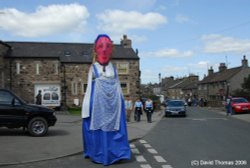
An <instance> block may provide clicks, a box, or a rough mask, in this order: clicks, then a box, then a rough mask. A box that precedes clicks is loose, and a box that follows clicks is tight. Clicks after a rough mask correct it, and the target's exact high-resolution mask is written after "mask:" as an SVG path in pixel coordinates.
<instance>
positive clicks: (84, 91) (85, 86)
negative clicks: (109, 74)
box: [82, 83, 88, 94]
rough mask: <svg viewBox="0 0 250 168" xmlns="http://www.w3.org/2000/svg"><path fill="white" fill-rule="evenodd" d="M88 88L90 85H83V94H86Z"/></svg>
mask: <svg viewBox="0 0 250 168" xmlns="http://www.w3.org/2000/svg"><path fill="white" fill-rule="evenodd" d="M87 87H88V84H85V83H82V94H85V93H86V90H87Z"/></svg>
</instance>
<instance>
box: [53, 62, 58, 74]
mask: <svg viewBox="0 0 250 168" xmlns="http://www.w3.org/2000/svg"><path fill="white" fill-rule="evenodd" d="M54 71H55V75H58V72H59V70H58V63H55V64H54Z"/></svg>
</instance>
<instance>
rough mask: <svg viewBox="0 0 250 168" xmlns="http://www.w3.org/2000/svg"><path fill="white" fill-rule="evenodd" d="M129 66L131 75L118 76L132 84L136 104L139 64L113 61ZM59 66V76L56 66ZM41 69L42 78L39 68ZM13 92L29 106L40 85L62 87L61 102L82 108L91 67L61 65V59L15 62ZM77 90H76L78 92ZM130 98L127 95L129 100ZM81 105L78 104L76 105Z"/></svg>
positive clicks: (129, 61)
mask: <svg viewBox="0 0 250 168" xmlns="http://www.w3.org/2000/svg"><path fill="white" fill-rule="evenodd" d="M122 61H123V62H128V65H129V74H123V75H122V74H118V75H119V79H120V81H121V82H125V83H127V84H128V87H129V93H128V95H130V96H131V97H132V99H133V100H135V98H136V97H138V93H139V84H140V78H139V60H128V61H126V60H119V61H117V60H113V61H112V62H113V64H114V65H116V62H122ZM17 64H20V74H17ZM56 64H57V65H58V73H56V70H55V65H56ZM38 65H39V74H37V66H38ZM10 67H11V72H12V73H11V81H10V83H11V89H12V90H13V91H14V92H15V93H16V94H17V95H19V96H20V97H22V98H23V99H24V100H26V101H27V102H29V103H34V102H35V85H36V84H59V85H60V87H61V101H62V104H63V105H65V104H66V105H67V107H72V106H75V105H77V106H81V105H82V100H83V97H84V92H85V90H86V86H87V78H88V71H89V68H90V64H80V63H60V62H59V60H57V59H38V58H36V59H14V60H12V61H11V65H10ZM75 87H76V88H75ZM126 95H127V94H125V96H126ZM76 100H77V101H78V102H79V104H75V103H76V102H75V101H76Z"/></svg>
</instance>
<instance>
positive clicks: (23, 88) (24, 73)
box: [10, 59, 61, 103]
mask: <svg viewBox="0 0 250 168" xmlns="http://www.w3.org/2000/svg"><path fill="white" fill-rule="evenodd" d="M17 63H19V64H20V74H17ZM37 64H39V74H37ZM55 64H60V63H59V61H58V60H57V59H15V60H13V61H12V62H11V65H10V66H11V76H12V78H11V89H12V90H13V91H14V92H15V93H16V94H18V95H19V96H21V97H22V98H23V99H25V100H26V101H27V102H29V103H34V97H35V93H34V89H35V88H34V86H35V84H48V83H58V84H60V78H61V77H60V71H59V72H58V73H56V70H55Z"/></svg>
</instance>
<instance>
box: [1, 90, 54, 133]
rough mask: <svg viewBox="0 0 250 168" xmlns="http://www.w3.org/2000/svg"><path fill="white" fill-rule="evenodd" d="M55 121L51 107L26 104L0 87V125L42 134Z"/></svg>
mask: <svg viewBox="0 0 250 168" xmlns="http://www.w3.org/2000/svg"><path fill="white" fill-rule="evenodd" d="M56 121H57V118H56V116H55V111H54V110H53V109H50V108H48V107H45V106H41V105H33V104H28V103H26V102H25V101H24V100H23V99H21V98H19V97H18V96H17V95H15V94H14V93H13V92H12V91H10V90H7V89H0V127H7V128H20V127H23V129H24V130H25V129H27V130H28V132H29V133H30V135H32V136H44V135H45V134H46V133H47V132H48V128H49V127H50V126H54V125H55V123H56Z"/></svg>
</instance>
